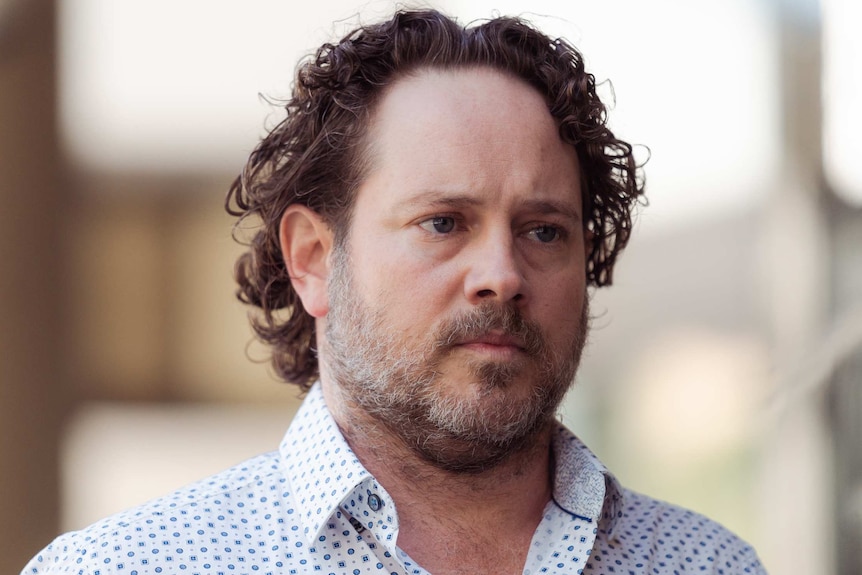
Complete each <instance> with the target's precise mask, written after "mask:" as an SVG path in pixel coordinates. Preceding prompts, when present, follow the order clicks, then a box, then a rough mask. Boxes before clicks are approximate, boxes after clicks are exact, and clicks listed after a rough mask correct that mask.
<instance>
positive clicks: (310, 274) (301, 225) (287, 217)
mask: <svg viewBox="0 0 862 575" xmlns="http://www.w3.org/2000/svg"><path fill="white" fill-rule="evenodd" d="M279 241H280V242H281V255H282V257H283V258H284V263H285V264H286V265H287V273H288V274H289V275H290V282H291V284H292V285H293V289H295V290H296V293H297V294H298V295H299V299H300V300H302V307H304V308H305V311H307V312H308V313H309V315H311V316H312V317H315V318H321V317H323V316H325V315H326V313H327V312H328V311H329V296H328V294H327V290H326V280H327V278H328V277H329V253H330V251H331V250H332V231H331V230H330V229H329V226H328V225H327V224H326V222H324V221H323V218H321V217H320V215H319V214H318V213H317V212H315V211H314V210H312V209H310V208H308V207H306V206H303V205H299V204H291V205H290V206H288V207H287V209H286V210H285V211H284V214H283V215H282V216H281V225H280V226H279Z"/></svg>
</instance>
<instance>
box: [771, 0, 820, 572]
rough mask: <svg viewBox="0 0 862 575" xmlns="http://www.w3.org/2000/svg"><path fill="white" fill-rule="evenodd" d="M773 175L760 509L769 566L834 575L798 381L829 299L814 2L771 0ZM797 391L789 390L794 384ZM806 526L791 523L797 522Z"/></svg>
mask: <svg viewBox="0 0 862 575" xmlns="http://www.w3.org/2000/svg"><path fill="white" fill-rule="evenodd" d="M773 6H774V8H775V9H776V19H775V21H776V23H777V26H778V37H779V46H778V47H779V51H778V54H777V64H778V68H779V78H780V82H781V101H780V102H779V106H780V109H779V111H778V114H779V119H780V121H781V126H782V148H783V149H782V154H781V155H782V169H781V177H780V179H779V181H778V182H776V188H775V190H774V192H773V195H772V197H771V199H770V202H769V207H768V210H767V213H766V217H765V221H764V224H765V225H764V243H763V247H764V248H765V249H764V252H763V256H764V257H763V259H762V270H763V280H764V281H763V288H764V303H765V309H766V310H767V313H768V318H767V319H768V322H769V324H770V325H771V332H772V343H773V350H774V353H773V360H774V362H775V373H776V386H777V387H778V389H776V394H777V395H776V397H777V398H778V400H777V401H776V404H777V405H780V408H779V409H777V410H775V411H774V414H775V415H776V417H775V420H774V421H772V422H770V425H769V427H770V430H771V433H770V436H769V437H768V438H767V440H766V445H765V457H764V461H765V463H764V466H765V467H764V474H763V491H762V494H763V495H762V508H761V510H760V515H761V516H762V517H763V518H764V521H765V523H766V524H765V525H764V526H763V532H764V533H765V534H766V535H767V537H768V538H769V539H770V544H769V545H768V547H767V548H766V549H763V550H762V553H763V554H764V556H765V558H766V559H767V566H768V567H770V568H771V569H772V572H774V573H777V574H782V573H818V574H823V575H830V574H832V573H834V569H835V565H834V552H833V542H834V539H833V537H834V535H833V515H832V501H831V487H832V467H833V466H832V458H831V448H830V437H829V431H828V424H827V421H826V416H825V397H824V395H823V393H822V392H821V393H815V392H812V389H813V388H814V387H815V386H814V385H813V384H812V382H809V381H803V379H805V377H806V374H807V373H808V371H806V366H807V365H810V364H811V363H813V362H814V361H815V358H816V357H817V354H818V353H819V352H820V351H821V350H820V347H821V346H822V335H823V333H824V331H825V330H826V326H827V323H828V310H829V306H830V281H829V235H828V229H827V224H826V221H827V219H826V216H825V213H824V204H825V202H824V193H823V191H824V190H823V185H822V181H823V176H822V160H821V157H822V156H821V148H822V144H821V124H822V112H821V109H822V104H821V70H822V56H821V18H820V5H819V2H818V1H817V0H777V1H776V2H775V3H774V4H773ZM803 389H804V390H806V391H807V392H806V393H796V392H799V390H803ZM800 521H802V522H804V524H805V528H804V529H802V528H799V527H798V525H799V522H800Z"/></svg>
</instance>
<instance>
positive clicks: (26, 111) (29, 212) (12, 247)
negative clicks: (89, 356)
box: [0, 0, 66, 573]
mask: <svg viewBox="0 0 862 575" xmlns="http://www.w3.org/2000/svg"><path fill="white" fill-rule="evenodd" d="M54 47H55V34H54V3H53V1H52V0H0V262H2V264H0V265H2V272H0V315H2V317H0V470H2V472H0V514H2V517H3V520H2V521H0V573H17V572H18V571H19V570H20V569H21V568H22V567H23V565H24V563H25V562H26V560H27V559H28V558H29V557H30V556H31V555H33V554H34V553H35V552H36V551H38V549H39V547H40V546H43V545H45V544H46V543H47V542H48V539H49V538H50V537H51V536H53V535H54V534H55V532H56V524H57V507H58V506H57V497H58V495H57V494H58V457H57V443H58V430H59V419H60V415H61V408H60V406H61V404H62V401H63V399H62V396H63V380H62V367H61V366H62V365H63V363H64V362H63V361H62V360H61V357H60V350H61V346H60V337H61V334H62V333H63V332H64V330H65V329H66V328H65V326H64V322H63V314H62V313H61V310H62V305H61V302H62V300H63V298H64V296H65V294H64V292H65V290H64V288H63V284H62V273H61V270H60V267H61V264H62V257H61V252H62V250H63V246H62V245H61V241H60V240H61V233H60V228H61V226H62V220H61V218H62V214H61V211H62V202H63V200H62V198H63V188H62V182H61V180H60V176H59V167H58V163H59V162H58V159H59V158H58V156H59V154H58V150H57V130H56V121H55V120H56V118H55V108H56V106H55V94H56V89H55V73H54V69H55V64H54V62H55V50H54Z"/></svg>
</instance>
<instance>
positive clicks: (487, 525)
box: [323, 384, 552, 574]
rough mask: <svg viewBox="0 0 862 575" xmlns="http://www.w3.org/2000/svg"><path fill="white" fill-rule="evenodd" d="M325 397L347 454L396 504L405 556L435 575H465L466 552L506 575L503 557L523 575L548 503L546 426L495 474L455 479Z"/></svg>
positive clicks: (328, 393) (331, 395)
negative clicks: (483, 556) (461, 574)
mask: <svg viewBox="0 0 862 575" xmlns="http://www.w3.org/2000/svg"><path fill="white" fill-rule="evenodd" d="M323 391H324V397H325V398H326V402H327V405H328V407H329V409H330V411H331V412H332V414H333V417H334V418H335V421H336V423H337V424H338V426H339V428H340V429H341V431H342V433H343V435H344V436H345V438H346V439H347V442H348V443H349V444H350V447H351V449H352V450H353V451H354V453H355V454H356V456H357V457H358V458H359V460H360V461H361V462H362V464H363V465H364V466H365V468H366V469H367V470H368V471H369V472H370V473H371V474H372V475H373V476H374V477H375V479H376V480H377V482H378V483H379V484H380V485H382V486H383V487H384V488H385V489H386V491H387V492H388V493H389V495H390V496H391V497H392V498H393V500H394V501H395V505H396V507H397V510H398V521H399V535H398V546H399V547H400V548H401V549H402V550H403V551H405V552H406V553H407V554H408V555H410V556H411V557H412V558H413V559H414V560H416V561H417V562H418V563H419V564H421V565H422V566H423V567H424V568H425V569H426V570H429V571H430V572H433V573H435V574H436V573H456V572H460V571H459V570H457V569H456V570H452V569H451V567H452V566H453V565H456V566H458V567H459V568H460V569H463V570H464V572H469V571H468V570H467V569H466V568H465V564H464V562H463V557H464V556H465V555H464V554H465V553H467V554H468V555H469V556H470V557H474V558H476V559H481V557H480V555H481V554H482V553H488V554H489V555H488V560H490V561H492V563H491V564H492V565H495V567H494V568H492V569H491V571H494V572H498V573H503V572H505V570H500V567H501V565H502V563H501V561H505V559H504V558H505V557H508V559H509V560H510V563H511V565H512V568H513V571H514V572H518V573H520V572H521V570H522V569H523V565H524V561H525V560H526V554H527V551H528V548H529V543H530V541H531V539H532V535H533V532H534V531H535V529H536V527H537V526H538V524H539V522H540V521H541V518H542V513H543V511H544V509H545V506H546V505H547V503H548V501H550V499H551V479H550V477H551V474H550V470H549V467H550V464H551V459H550V438H551V431H552V426H551V424H550V423H549V424H548V425H546V426H544V427H543V428H542V429H540V430H539V431H538V432H537V433H536V436H535V437H534V438H533V441H531V442H529V444H528V445H527V446H526V447H525V448H523V449H520V450H518V451H517V452H515V453H513V454H512V455H511V456H509V457H507V458H506V459H504V460H503V461H501V462H499V463H498V464H496V465H494V466H493V467H491V468H489V469H484V470H482V471H479V472H472V473H458V472H452V471H447V470H445V469H442V468H440V467H438V466H436V465H434V464H432V463H430V462H428V461H427V460H425V459H424V458H422V457H421V456H419V455H418V454H417V453H416V452H414V451H413V450H412V449H411V448H409V447H408V446H407V445H406V444H405V443H404V442H403V441H401V439H400V438H398V437H397V436H395V435H394V434H392V433H391V432H390V431H389V430H388V429H387V428H386V427H385V426H384V425H382V424H381V423H379V422H377V421H375V420H373V419H372V418H370V417H369V416H368V415H367V414H365V413H364V412H362V411H361V410H359V409H358V408H356V406H355V405H351V402H350V401H349V400H347V399H346V398H344V397H343V396H342V394H341V393H340V392H339V390H338V389H337V387H336V386H335V385H332V384H330V385H327V384H324V385H323ZM429 542H431V543H430V544H429ZM455 556H458V557H460V559H459V560H458V561H457V562H456V561H447V560H446V558H447V557H455ZM476 568H479V569H480V570H479V571H478V572H483V571H482V570H481V569H482V568H481V567H475V566H474V567H473V569H476ZM472 572H473V573H475V572H477V571H475V570H474V571H472ZM484 572H489V571H487V570H485V571H484Z"/></svg>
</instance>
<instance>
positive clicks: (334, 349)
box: [321, 246, 588, 473]
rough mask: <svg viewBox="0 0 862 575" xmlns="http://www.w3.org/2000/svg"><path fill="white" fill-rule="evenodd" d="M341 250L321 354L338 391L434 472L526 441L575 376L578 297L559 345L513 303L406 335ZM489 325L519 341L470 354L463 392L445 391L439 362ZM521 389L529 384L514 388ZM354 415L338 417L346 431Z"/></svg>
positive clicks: (483, 464) (581, 336)
mask: <svg viewBox="0 0 862 575" xmlns="http://www.w3.org/2000/svg"><path fill="white" fill-rule="evenodd" d="M346 252H347V250H346V249H345V248H344V247H343V246H337V247H336V248H335V251H334V252H333V260H332V264H333V265H332V268H331V275H330V281H329V286H328V289H329V312H328V313H327V316H326V317H327V322H326V331H325V333H326V338H325V342H324V344H325V345H324V348H323V349H322V350H321V351H322V352H323V353H324V354H325V361H326V362H327V364H326V365H327V368H328V372H329V375H330V376H331V378H332V379H333V383H334V384H335V385H336V386H337V388H338V389H339V390H340V392H341V395H342V397H344V398H345V399H347V401H348V403H350V404H353V406H355V407H358V408H359V409H360V410H361V412H364V414H365V415H367V416H368V417H370V418H371V419H372V420H373V421H374V422H376V423H379V424H381V425H382V426H383V427H384V428H386V429H387V430H388V431H389V432H391V433H392V434H393V435H394V436H395V437H397V438H398V439H399V440H400V441H401V442H402V443H403V444H404V445H405V446H406V447H407V448H408V449H410V450H411V451H412V452H413V453H414V454H415V455H417V456H419V457H420V458H421V459H422V460H424V461H426V462H428V463H430V464H432V465H434V466H435V467H437V468H439V469H443V470H447V471H451V472H455V473H480V472H482V471H485V470H488V469H491V468H494V467H495V466H497V465H499V464H500V463H501V462H503V461H504V460H506V459H507V458H509V457H510V456H512V455H514V454H516V453H518V452H520V451H522V450H524V449H527V448H529V447H530V446H531V445H533V444H534V443H535V440H536V438H537V437H538V435H539V434H540V433H541V432H542V431H543V430H545V429H547V427H548V426H549V425H550V423H551V422H552V421H553V419H554V417H555V415H556V411H557V408H558V407H559V405H560V402H561V401H562V400H563V397H564V396H565V394H566V392H567V391H568V390H569V388H570V387H571V386H572V384H573V382H574V376H575V372H576V371H577V368H578V364H579V362H580V357H581V352H582V350H583V347H584V344H585V341H586V335H587V329H588V320H587V318H588V303H587V299H586V297H585V298H584V302H583V307H582V313H581V316H580V317H579V318H578V326H577V329H576V332H575V333H574V335H573V336H572V337H571V338H570V341H568V342H566V343H565V344H564V345H563V346H562V349H552V348H551V347H550V346H549V345H548V343H547V340H546V337H545V336H544V334H543V331H542V329H541V328H540V327H539V326H538V325H537V324H535V323H533V322H530V321H528V320H526V319H524V317H523V316H522V314H521V312H520V309H519V308H518V307H517V306H516V305H515V304H510V305H500V304H492V303H486V304H482V305H478V306H475V307H473V308H471V309H469V310H467V311H464V312H461V313H458V314H455V315H453V316H451V317H447V318H445V319H442V320H441V321H440V322H438V324H437V325H436V326H435V327H434V329H433V331H432V333H431V334H430V336H429V335H424V337H422V338H421V339H420V340H417V339H415V338H414V339H407V338H406V337H405V336H404V335H403V334H402V333H400V331H399V330H398V329H395V328H393V327H392V326H390V325H389V324H387V320H386V318H385V316H384V310H385V304H384V305H383V306H381V307H380V308H375V307H372V306H370V305H368V304H367V303H365V302H363V301H362V299H361V297H360V295H359V294H358V292H357V291H356V289H355V288H354V286H353V278H352V273H351V268H350V262H349V261H348V257H347V254H346ZM492 330H494V332H495V333H503V334H505V335H507V336H510V337H513V338H515V339H516V340H517V341H519V342H522V343H523V347H522V349H521V352H522V353H520V354H518V355H519V357H518V358H517V359H515V360H512V361H505V362H500V361H489V360H484V361H482V360H478V359H476V358H472V357H469V358H467V359H465V360H463V364H462V365H463V366H464V368H465V371H466V373H467V374H468V375H469V378H470V379H469V383H468V384H466V385H468V386H469V387H470V388H471V389H470V390H469V392H467V390H465V389H455V390H454V391H453V390H452V389H451V386H449V388H447V384H450V383H451V382H447V381H444V378H445V377H446V376H445V375H444V374H443V373H441V370H440V367H441V364H442V363H443V362H444V360H446V359H447V358H450V357H451V355H452V354H453V353H454V352H455V351H456V348H457V347H458V344H459V342H464V341H471V340H474V339H476V338H480V337H482V336H485V335H487V334H489V333H490V332H491V331H492ZM525 379H528V381H523V380H525ZM523 386H527V387H528V388H529V389H527V390H520V389H515V388H518V387H523ZM463 387H464V385H462V388H463ZM361 421H362V419H361V418H359V419H357V418H355V417H354V418H353V421H352V422H343V423H342V424H343V425H344V424H348V428H347V429H342V431H343V432H344V434H345V436H347V437H350V436H351V435H352V433H351V429H350V427H349V426H350V425H362V424H361V423H360V422H361Z"/></svg>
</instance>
